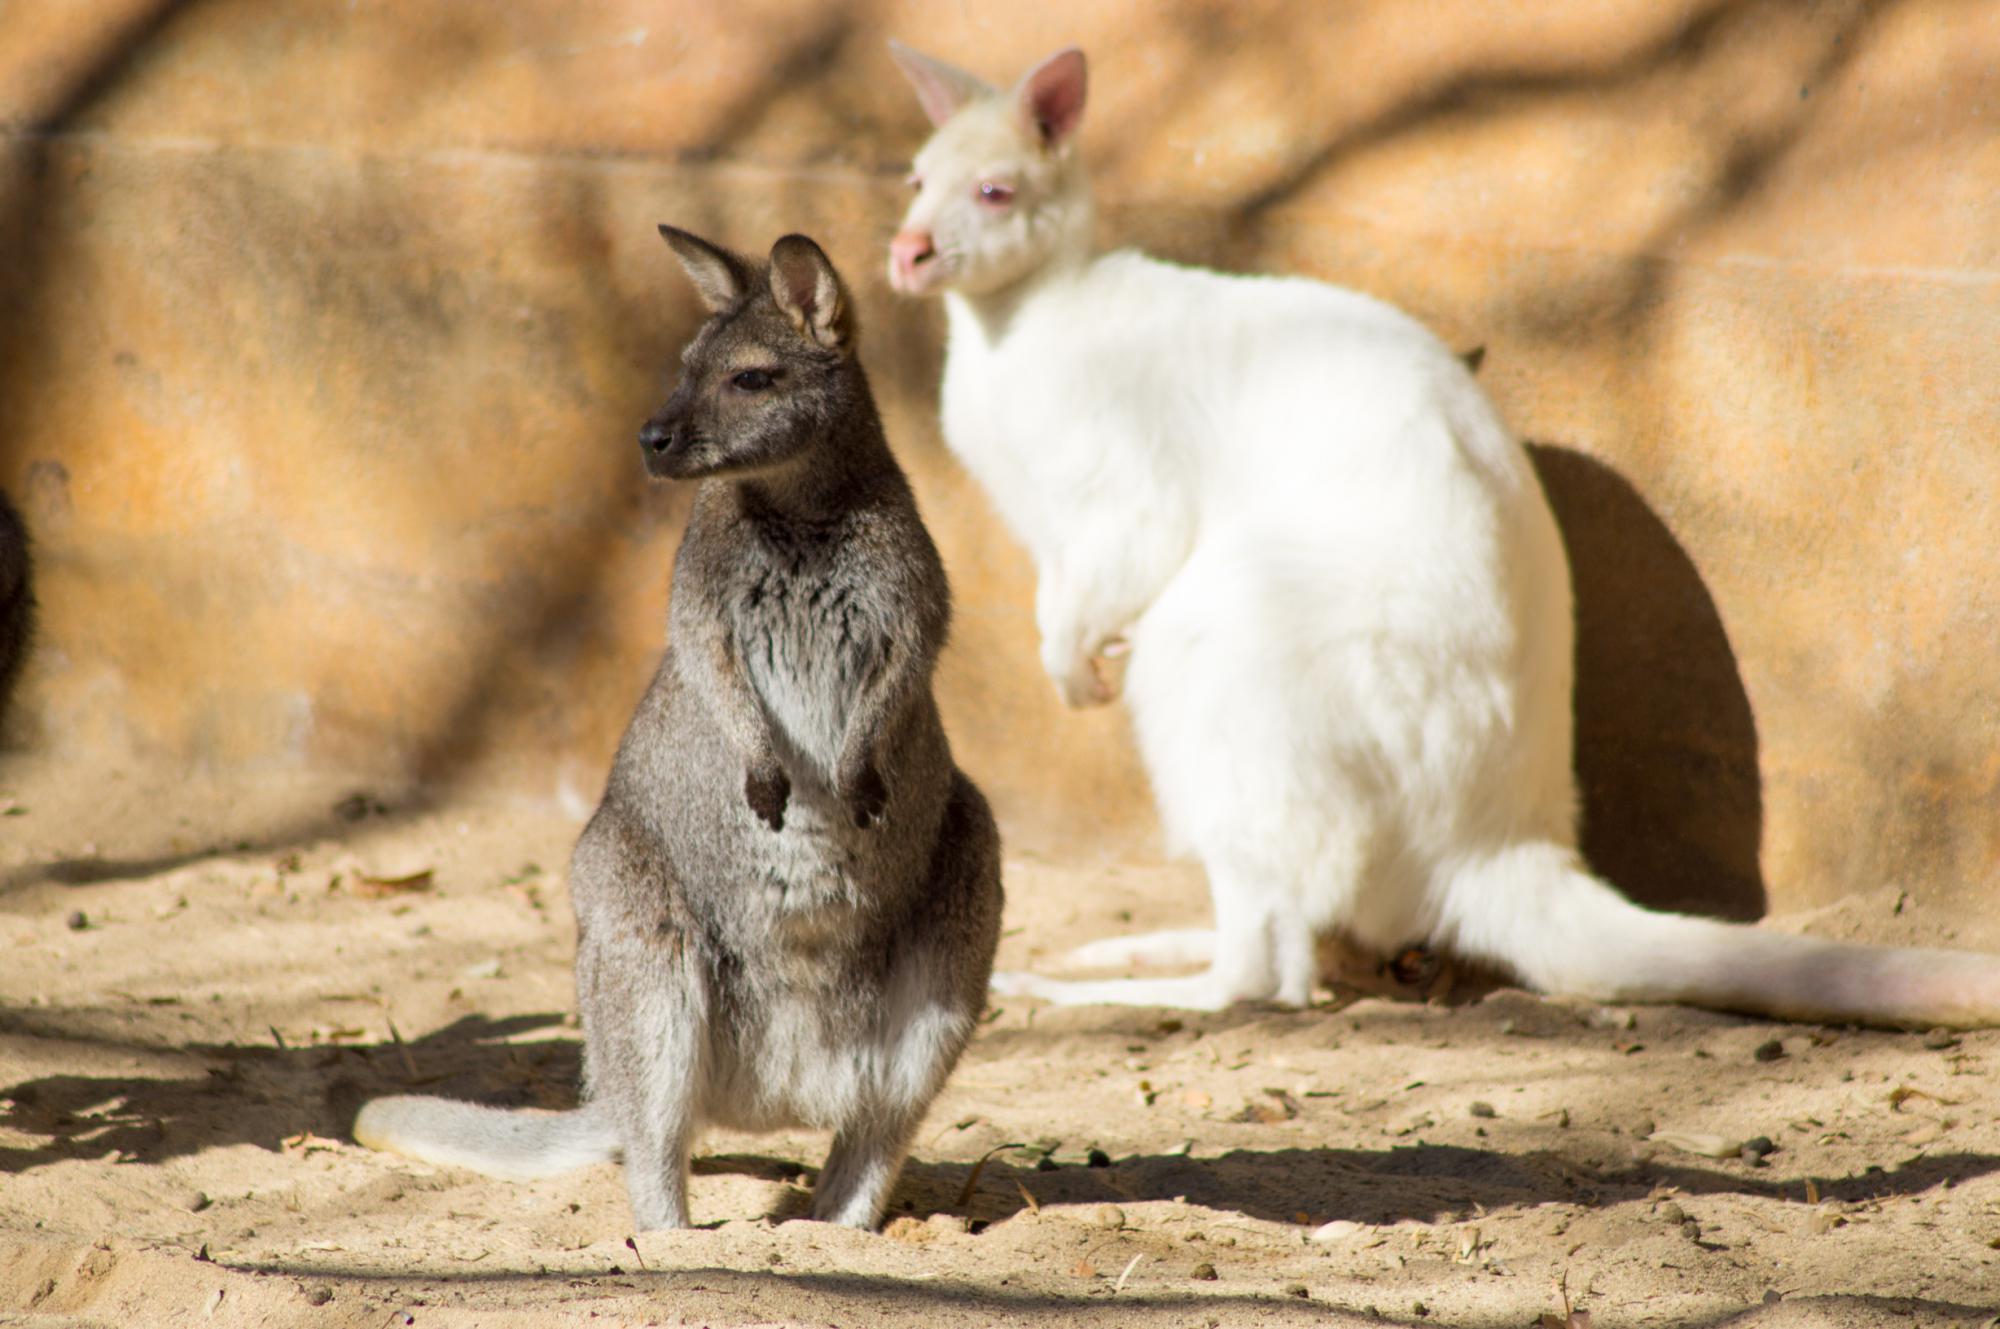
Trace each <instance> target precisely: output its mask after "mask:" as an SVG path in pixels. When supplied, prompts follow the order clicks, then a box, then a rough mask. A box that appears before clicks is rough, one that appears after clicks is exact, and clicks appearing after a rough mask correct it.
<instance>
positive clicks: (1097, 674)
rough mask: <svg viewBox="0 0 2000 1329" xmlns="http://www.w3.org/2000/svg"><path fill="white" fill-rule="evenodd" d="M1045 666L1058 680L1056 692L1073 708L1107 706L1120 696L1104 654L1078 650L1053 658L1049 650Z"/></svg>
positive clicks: (1045, 654) (1043, 664) (1051, 676)
mask: <svg viewBox="0 0 2000 1329" xmlns="http://www.w3.org/2000/svg"><path fill="white" fill-rule="evenodd" d="M1042 667H1043V668H1044V669H1046V670H1048V671H1049V677H1050V678H1051V679H1053V680H1054V681H1055V685H1056V693H1057V695H1059V696H1060V697H1061V698H1062V700H1063V705H1065V706H1067V707H1069V708H1070V709H1071V710H1073V711H1081V710H1088V709H1089V708H1090V707H1092V706H1108V705H1110V704H1111V703H1112V702H1113V701H1116V700H1117V699H1118V692H1117V689H1116V688H1114V687H1113V686H1112V684H1111V681H1110V678H1109V676H1108V671H1107V670H1106V669H1105V667H1104V659H1103V657H1101V656H1095V655H1081V654H1079V655H1077V656H1074V657H1073V658H1071V659H1067V660H1065V659H1062V658H1060V657H1055V658H1052V657H1051V654H1050V653H1047V652H1045V653H1044V654H1043V656H1042Z"/></svg>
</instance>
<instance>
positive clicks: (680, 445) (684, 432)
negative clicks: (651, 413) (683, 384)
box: [639, 416, 692, 480]
mask: <svg viewBox="0 0 2000 1329" xmlns="http://www.w3.org/2000/svg"><path fill="white" fill-rule="evenodd" d="M691 437H692V433H691V431H689V430H688V429H687V428H686V427H685V426H683V425H680V424H677V423H675V422H673V421H670V420H667V419H664V418H662V417H659V416H655V417H654V418H653V419H651V420H648V421H646V423H645V424H644V425H642V426H641V427H640V429H639V450H640V451H641V452H642V453H643V454H644V455H645V458H646V473H647V474H648V475H650V476H653V477H654V478H655V479H659V480H678V479H681V478H683V477H684V476H685V470H684V463H685V462H686V460H687V452H688V440H689V439H690V438H691Z"/></svg>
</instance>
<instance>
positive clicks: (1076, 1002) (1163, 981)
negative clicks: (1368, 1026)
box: [992, 969, 1310, 1011]
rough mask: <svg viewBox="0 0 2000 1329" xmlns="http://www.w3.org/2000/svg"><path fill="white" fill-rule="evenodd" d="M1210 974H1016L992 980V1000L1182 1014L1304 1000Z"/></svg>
mask: <svg viewBox="0 0 2000 1329" xmlns="http://www.w3.org/2000/svg"><path fill="white" fill-rule="evenodd" d="M1235 986H1236V985H1233V984H1230V983H1228V982H1226V981H1224V980H1223V979H1221V978H1219V977H1218V976H1217V975H1216V973H1215V971H1214V970H1212V969H1211V970H1209V971H1208V972H1206V973H1201V974H1190V975H1188V976H1187V977H1185V978H1110V979H1102V980H1098V981H1084V982H1071V981H1065V980H1063V979H1059V978H1044V977H1042V976H1041V975H1040V974H1028V973H1021V972H1018V971H1016V972H1010V973H997V974H995V975H993V983H992V988H993V992H994V995H996V996H1002V997H1034V998H1036V999H1038V1000H1041V1001H1046V1002H1048V1003H1050V1004H1051V1005H1055V1006H1167V1007H1172V1008H1174V1009H1177V1010H1183V1011H1219V1010H1222V1009H1223V1008H1224V1007H1226V1006H1230V1005H1233V1004H1234V1003H1236V1002H1239V1001H1275V1002H1277V1003H1279V1004H1280V1005H1285V1006H1303V1005H1305V1004H1306V997H1307V996H1309V995H1310V994H1305V995H1301V996H1297V997H1291V996H1288V995H1286V994H1281V993H1279V992H1276V991H1268V992H1252V991H1236V990H1233V989H1234V987H1235Z"/></svg>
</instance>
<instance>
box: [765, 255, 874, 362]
mask: <svg viewBox="0 0 2000 1329" xmlns="http://www.w3.org/2000/svg"><path fill="white" fill-rule="evenodd" d="M771 298H772V299H774V300H776V301H777V302H778V308H779V309H782V310H783V311H784V312H785V316H786V317H787V318H789V319H791V321H792V326H793V327H795V328H797V329H798V330H799V332H800V333H801V334H802V335H804V336H806V337H810V338H811V339H812V340H814V341H816V342H818V343H819V344H820V345H821V346H824V347H826V348H827V349H828V350H830V351H837V350H840V349H841V348H843V347H846V346H849V345H851V344H852V343H853V341H854V311H853V307H852V304H851V303H850V302H849V300H848V298H847V289H846V287H844V286H842V285H841V282H840V274H839V273H837V272H835V271H834V270H833V261H832V260H831V259H829V258H827V256H826V251H825V250H823V249H821V248H820V247H819V246H818V245H816V244H814V243H813V242H812V240H811V239H810V238H808V237H806V236H803V235H787V236H784V237H782V238H780V239H779V241H778V243H777V244H775V245H773V246H771Z"/></svg>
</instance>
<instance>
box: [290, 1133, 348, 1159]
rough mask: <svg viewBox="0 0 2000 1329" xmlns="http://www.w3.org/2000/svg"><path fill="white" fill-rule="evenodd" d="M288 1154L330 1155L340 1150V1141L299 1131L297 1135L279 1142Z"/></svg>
mask: <svg viewBox="0 0 2000 1329" xmlns="http://www.w3.org/2000/svg"><path fill="white" fill-rule="evenodd" d="M281 1143H282V1144H283V1146H284V1149H285V1152H286V1153H288V1154H291V1153H296V1154H319V1153H332V1152H333V1151H334V1150H336V1149H338V1148H340V1141H338V1140H329V1139H327V1138H326V1137H325V1136H324V1135H314V1134H313V1133H312V1132H311V1131H300V1132H299V1133H298V1134H297V1135H287V1136H286V1137H285V1138H284V1140H283V1141H282V1142H281Z"/></svg>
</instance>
